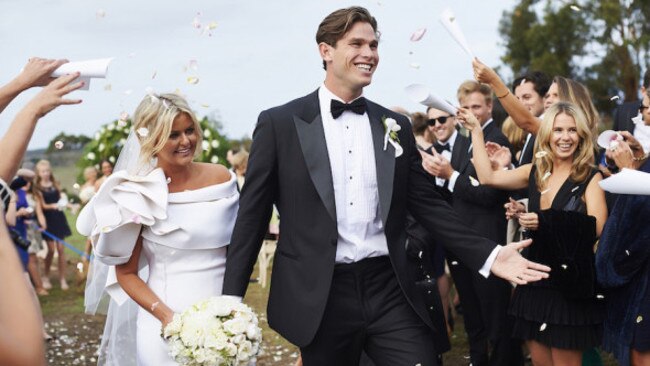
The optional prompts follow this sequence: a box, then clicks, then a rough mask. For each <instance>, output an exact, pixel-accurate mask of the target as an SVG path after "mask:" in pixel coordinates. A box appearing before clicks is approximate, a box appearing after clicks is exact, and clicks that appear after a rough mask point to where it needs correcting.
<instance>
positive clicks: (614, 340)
mask: <svg viewBox="0 0 650 366" xmlns="http://www.w3.org/2000/svg"><path fill="white" fill-rule="evenodd" d="M640 112H641V115H642V116H643V121H644V122H645V124H646V126H648V125H650V92H648V93H646V95H644V97H643V101H642V103H641V107H640ZM624 134H625V141H620V142H619V144H618V146H617V147H616V148H614V149H612V150H610V151H608V152H607V154H608V157H610V158H612V159H613V160H614V161H615V162H616V166H617V167H619V168H628V169H638V170H640V171H643V172H645V173H650V161H649V159H648V154H644V153H643V149H642V148H641V145H640V144H639V143H638V142H637V141H636V140H635V139H634V138H633V136H632V135H630V134H629V133H628V132H624ZM630 145H632V146H633V147H636V148H630ZM648 217H650V196H647V195H619V196H618V198H617V200H616V203H615V204H614V207H613V209H612V214H611V216H610V217H609V220H607V224H606V225H605V229H604V231H603V236H602V238H601V240H600V244H599V246H598V252H597V253H596V268H597V272H596V273H597V274H598V282H599V283H600V284H601V285H602V286H604V287H605V288H607V289H608V293H607V294H606V297H607V313H606V317H605V324H604V337H603V348H604V349H605V350H606V351H609V352H612V353H613V354H614V356H616V359H617V360H618V362H620V364H621V365H623V366H627V365H630V364H632V365H635V366H636V365H650V286H649V285H650V245H648V243H649V242H650V225H648Z"/></svg>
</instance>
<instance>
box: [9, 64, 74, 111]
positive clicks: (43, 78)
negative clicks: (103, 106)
mask: <svg viewBox="0 0 650 366" xmlns="http://www.w3.org/2000/svg"><path fill="white" fill-rule="evenodd" d="M66 62H68V60H49V59H45V58H38V57H32V58H30V59H29V61H27V64H26V65H25V67H24V68H23V71H21V72H20V74H18V75H17V76H16V77H15V78H14V79H13V80H11V81H10V82H9V83H7V84H6V85H3V86H2V87H0V113H2V111H4V109H5V108H7V106H8V105H9V103H11V101H12V100H14V98H16V97H17V96H18V95H19V94H20V93H22V92H23V91H25V90H27V89H29V88H32V87H34V86H45V85H48V84H49V83H51V82H52V81H53V80H55V78H53V77H51V76H50V75H52V72H53V71H54V70H56V69H57V68H59V66H61V65H63V64H64V63H66Z"/></svg>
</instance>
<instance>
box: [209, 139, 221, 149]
mask: <svg viewBox="0 0 650 366" xmlns="http://www.w3.org/2000/svg"><path fill="white" fill-rule="evenodd" d="M210 145H212V148H213V149H216V148H218V147H219V140H212V142H210Z"/></svg>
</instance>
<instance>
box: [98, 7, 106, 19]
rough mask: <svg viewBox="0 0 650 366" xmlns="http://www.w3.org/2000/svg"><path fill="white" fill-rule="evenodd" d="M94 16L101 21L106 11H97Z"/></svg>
mask: <svg viewBox="0 0 650 366" xmlns="http://www.w3.org/2000/svg"><path fill="white" fill-rule="evenodd" d="M95 16H96V17H97V19H101V18H103V17H105V16H106V10H104V9H99V10H97V12H96V13H95Z"/></svg>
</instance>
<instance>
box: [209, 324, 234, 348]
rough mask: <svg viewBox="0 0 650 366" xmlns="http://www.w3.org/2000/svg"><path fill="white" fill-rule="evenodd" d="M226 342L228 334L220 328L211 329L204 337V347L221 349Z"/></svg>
mask: <svg viewBox="0 0 650 366" xmlns="http://www.w3.org/2000/svg"><path fill="white" fill-rule="evenodd" d="M226 344H228V336H227V335H226V333H224V332H223V331H222V330H221V329H220V328H213V329H211V331H210V333H209V334H208V336H207V337H205V343H204V346H205V347H209V348H214V349H216V350H222V349H224V348H225V347H226Z"/></svg>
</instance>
